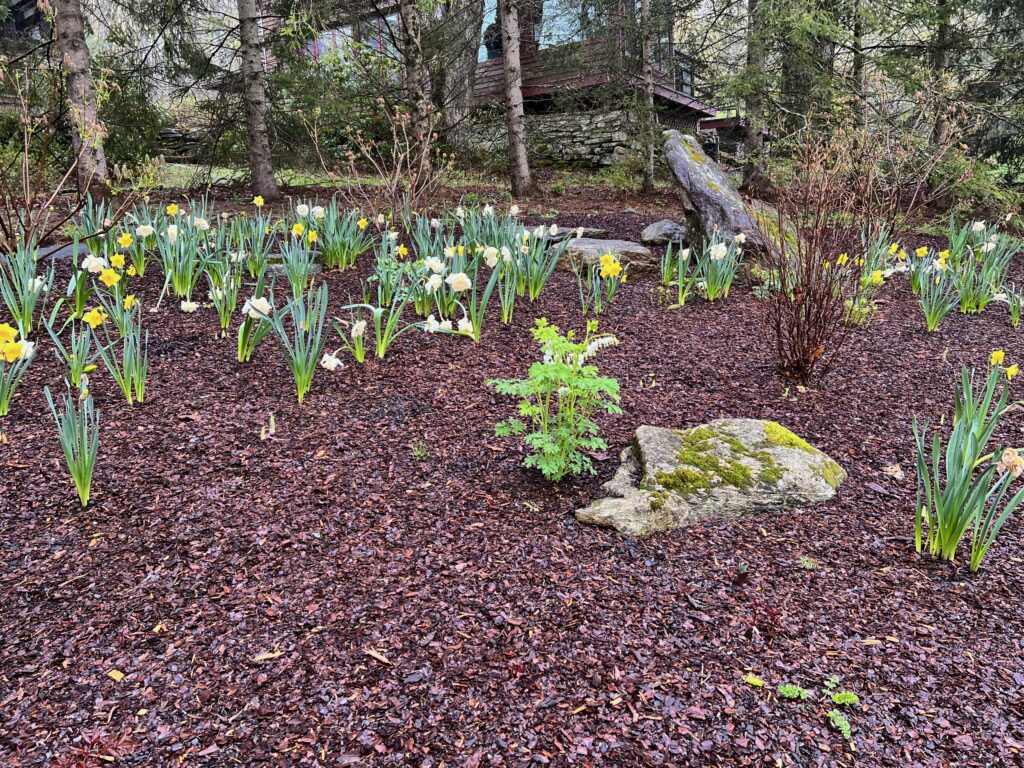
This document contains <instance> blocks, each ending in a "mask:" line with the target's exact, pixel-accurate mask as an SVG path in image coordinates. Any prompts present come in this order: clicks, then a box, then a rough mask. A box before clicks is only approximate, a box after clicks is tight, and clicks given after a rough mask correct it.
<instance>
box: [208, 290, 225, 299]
mask: <svg viewBox="0 0 1024 768" xmlns="http://www.w3.org/2000/svg"><path fill="white" fill-rule="evenodd" d="M210 298H211V299H212V300H213V301H220V300H221V299H223V298H224V291H222V290H221V289H220V288H211V289H210Z"/></svg>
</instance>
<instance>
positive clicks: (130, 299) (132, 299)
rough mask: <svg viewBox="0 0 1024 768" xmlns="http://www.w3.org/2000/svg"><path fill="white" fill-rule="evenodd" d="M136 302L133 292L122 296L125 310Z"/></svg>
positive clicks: (135, 304)
mask: <svg viewBox="0 0 1024 768" xmlns="http://www.w3.org/2000/svg"><path fill="white" fill-rule="evenodd" d="M138 303H139V302H137V301H136V300H135V294H134V293H129V294H128V295H127V296H125V297H124V308H125V309H126V310H129V309H131V308H132V307H134V306H137V305H138Z"/></svg>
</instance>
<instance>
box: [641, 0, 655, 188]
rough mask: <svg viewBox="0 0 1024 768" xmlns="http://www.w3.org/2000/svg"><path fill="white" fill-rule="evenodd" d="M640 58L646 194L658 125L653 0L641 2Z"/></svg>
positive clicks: (651, 177) (651, 178)
mask: <svg viewBox="0 0 1024 768" xmlns="http://www.w3.org/2000/svg"><path fill="white" fill-rule="evenodd" d="M640 17H641V18H640V58H641V59H642V66H643V77H644V183H643V191H644V192H653V191H654V139H655V127H656V126H657V124H658V119H657V114H656V113H655V111H654V45H653V44H652V40H651V38H652V37H653V35H654V22H653V20H652V19H651V0H640Z"/></svg>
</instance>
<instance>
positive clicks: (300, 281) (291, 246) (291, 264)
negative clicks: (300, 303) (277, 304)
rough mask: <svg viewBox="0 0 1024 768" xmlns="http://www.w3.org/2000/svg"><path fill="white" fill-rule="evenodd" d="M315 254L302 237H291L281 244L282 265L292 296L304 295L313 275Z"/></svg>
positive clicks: (295, 297) (294, 297)
mask: <svg viewBox="0 0 1024 768" xmlns="http://www.w3.org/2000/svg"><path fill="white" fill-rule="evenodd" d="M313 261H314V254H313V252H312V251H311V250H310V249H309V248H308V247H307V245H306V243H305V241H303V239H302V238H301V237H289V238H288V239H287V240H286V241H285V242H284V243H283V244H282V245H281V267H282V268H283V269H284V274H285V277H287V278H288V285H289V286H291V289H292V298H293V299H298V298H299V297H301V296H304V295H305V293H306V291H307V290H308V289H309V283H310V279H311V278H312V276H313Z"/></svg>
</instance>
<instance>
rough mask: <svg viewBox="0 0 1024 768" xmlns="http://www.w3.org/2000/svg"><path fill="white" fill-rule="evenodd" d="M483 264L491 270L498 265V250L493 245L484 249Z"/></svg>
mask: <svg viewBox="0 0 1024 768" xmlns="http://www.w3.org/2000/svg"><path fill="white" fill-rule="evenodd" d="M484 263H485V264H487V266H488V267H490V268H491V269H494V268H495V267H496V266H497V265H498V249H497V248H495V247H494V246H493V245H489V246H487V247H486V248H484Z"/></svg>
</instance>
